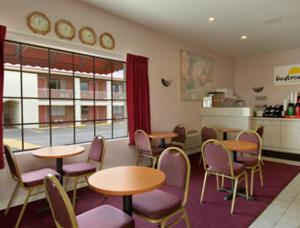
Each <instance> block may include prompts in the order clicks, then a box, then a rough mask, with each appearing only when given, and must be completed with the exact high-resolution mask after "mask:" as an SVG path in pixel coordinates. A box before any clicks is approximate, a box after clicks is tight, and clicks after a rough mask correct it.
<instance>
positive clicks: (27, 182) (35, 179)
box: [4, 145, 60, 228]
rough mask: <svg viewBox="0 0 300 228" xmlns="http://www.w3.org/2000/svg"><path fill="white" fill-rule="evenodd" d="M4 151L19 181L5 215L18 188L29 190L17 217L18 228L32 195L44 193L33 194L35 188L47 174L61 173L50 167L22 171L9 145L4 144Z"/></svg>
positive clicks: (58, 175) (9, 165)
mask: <svg viewBox="0 0 300 228" xmlns="http://www.w3.org/2000/svg"><path fill="white" fill-rule="evenodd" d="M4 152H5V157H6V160H7V163H8V167H9V170H10V173H11V175H12V178H13V179H14V180H15V181H16V182H17V184H16V187H15V189H14V191H13V193H12V195H11V197H10V199H9V202H8V205H7V208H6V210H5V215H6V214H7V213H8V211H9V209H10V206H11V203H12V201H13V199H14V198H15V196H16V193H17V190H18V189H19V188H20V187H22V188H23V189H24V190H26V191H27V195H26V198H25V201H24V204H23V207H22V209H21V212H20V214H19V217H18V219H17V223H16V225H15V228H17V227H19V226H20V223H21V220H22V217H23V214H24V212H25V209H26V206H27V203H28V200H29V199H30V197H31V196H34V195H37V194H40V193H43V192H37V193H34V194H32V192H33V190H35V189H37V188H40V187H42V186H43V179H44V177H45V176H46V175H47V174H53V175H55V176H57V177H58V178H60V174H59V173H57V172H56V171H55V170H53V169H49V168H42V169H37V170H33V171H29V172H24V173H22V172H21V170H20V168H19V165H18V162H17V160H16V157H15V155H14V154H13V153H12V152H11V150H10V148H9V146H7V145H4Z"/></svg>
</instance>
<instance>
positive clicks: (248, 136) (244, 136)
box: [236, 130, 264, 196]
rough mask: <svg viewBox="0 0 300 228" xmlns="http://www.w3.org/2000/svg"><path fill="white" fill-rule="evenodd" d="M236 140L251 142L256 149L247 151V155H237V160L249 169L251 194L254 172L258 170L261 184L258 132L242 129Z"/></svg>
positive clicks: (251, 191)
mask: <svg viewBox="0 0 300 228" xmlns="http://www.w3.org/2000/svg"><path fill="white" fill-rule="evenodd" d="M236 140H240V141H247V142H252V143H255V144H256V145H257V149H256V150H253V151H250V152H248V153H247V154H249V156H238V157H237V161H238V162H242V163H243V164H244V165H245V167H246V169H249V170H251V182H250V195H251V196H252V195H253V185H254V174H255V173H257V172H259V178H260V184H261V186H263V184H264V183H263V174H262V167H261V147H262V143H261V138H260V136H259V134H258V133H256V132H255V131H252V130H244V131H242V132H240V133H239V134H238V135H237V138H236Z"/></svg>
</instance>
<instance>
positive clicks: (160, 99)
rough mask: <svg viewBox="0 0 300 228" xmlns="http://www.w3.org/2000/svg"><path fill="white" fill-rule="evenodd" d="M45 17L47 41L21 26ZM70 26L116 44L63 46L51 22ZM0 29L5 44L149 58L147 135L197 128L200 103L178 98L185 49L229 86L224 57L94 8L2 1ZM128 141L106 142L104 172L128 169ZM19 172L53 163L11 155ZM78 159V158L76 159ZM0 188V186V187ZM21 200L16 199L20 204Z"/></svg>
mask: <svg viewBox="0 0 300 228" xmlns="http://www.w3.org/2000/svg"><path fill="white" fill-rule="evenodd" d="M34 10H36V11H41V12H43V13H45V14H46V15H47V16H48V17H49V19H50V20H51V22H52V30H51V32H50V33H49V34H48V35H47V36H40V35H34V34H33V33H32V32H31V31H30V30H29V29H28V28H27V26H26V20H25V19H26V16H27V15H28V14H29V13H31V12H32V11H34ZM61 18H64V19H67V20H70V21H72V23H73V24H74V26H75V27H76V28H77V30H78V29H79V28H80V27H82V26H85V25H88V26H90V27H92V28H94V29H95V31H96V33H97V35H99V34H100V33H102V32H110V33H112V34H113V35H114V37H115V40H116V48H115V49H114V50H113V51H111V52H110V51H105V50H103V49H101V48H100V47H99V44H98V43H97V45H96V46H95V47H88V46H85V45H82V44H81V43H80V41H79V39H78V37H77V36H76V38H75V39H74V40H73V41H72V42H69V41H63V40H60V39H59V38H57V36H56V35H55V33H54V29H53V28H54V23H55V21H56V20H58V19H61ZM0 24H3V25H6V26H7V27H8V36H7V38H8V39H13V40H18V41H24V42H29V43H35V44H40V45H46V46H50V47H56V48H60V49H69V50H73V51H75V52H83V53H89V54H92V55H96V56H103V57H109V58H115V59H121V60H125V56H126V53H132V54H137V55H143V56H147V57H149V83H150V104H151V125H152V129H153V130H171V129H172V128H173V127H174V125H175V124H177V123H183V124H185V125H186V126H187V127H188V128H193V129H195V128H196V129H199V128H200V127H201V119H200V106H201V103H200V101H198V102H182V101H181V100H180V93H179V86H180V84H179V51H180V49H186V50H190V51H193V52H197V53H200V54H203V55H206V56H209V57H212V58H213V59H214V60H215V84H216V87H227V88H233V87H234V60H233V59H232V58H230V57H227V56H223V55H219V54H217V53H213V52H209V51H208V50H205V44H203V47H196V46H192V45H189V44H188V43H185V42H182V41H178V40H175V39H173V38H171V37H168V36H166V35H164V34H162V33H159V32H156V31H154V30H151V29H149V28H147V27H144V26H141V25H138V24H135V23H133V22H130V21H126V20H123V19H122V18H120V17H117V16H114V15H111V14H108V13H105V12H102V11H100V10H97V9H95V8H94V7H90V6H87V5H85V4H82V3H80V2H78V1H71V0H51V1H49V0H48V1H46V0H26V1H24V0H22V1H20V0H2V1H1V7H0ZM162 77H164V78H167V79H171V80H173V83H172V85H171V86H169V87H163V86H162V85H161V82H160V79H161V78H162ZM127 142H128V139H121V140H110V141H109V144H110V145H111V146H109V147H108V149H107V156H106V159H105V167H111V166H117V165H122V164H134V162H135V159H136V157H135V156H136V154H135V151H134V150H133V148H131V147H129V146H128V145H127ZM17 159H18V160H19V161H20V163H21V167H22V169H23V170H28V169H29V168H30V169H32V168H37V167H36V165H37V166H44V165H48V164H49V162H50V163H51V164H52V165H53V164H54V163H53V162H54V161H46V160H40V161H39V162H35V161H36V159H33V158H32V156H31V154H30V153H29V152H26V153H19V154H17ZM79 159H80V158H79ZM8 173H9V172H8V170H7V168H6V169H5V170H1V171H0V199H1V201H0V208H1V207H3V206H4V205H5V204H6V202H7V199H8V196H9V193H10V192H11V190H12V188H13V181H12V180H11V178H10V176H9V175H8ZM4 183H5V184H4ZM20 197H21V198H19V199H18V200H17V203H18V202H20V200H21V199H22V195H20Z"/></svg>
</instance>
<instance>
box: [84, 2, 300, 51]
mask: <svg viewBox="0 0 300 228" xmlns="http://www.w3.org/2000/svg"><path fill="white" fill-rule="evenodd" d="M81 1H83V2H86V3H89V4H92V5H94V6H97V7H99V8H101V9H102V10H105V11H107V12H111V13H113V14H116V15H119V16H121V17H123V18H126V19H129V20H131V21H134V22H137V23H139V24H142V25H145V26H148V27H150V28H153V29H155V30H157V31H161V32H163V33H166V34H168V35H170V36H172V37H175V38H177V39H181V40H185V41H188V42H191V43H193V44H197V45H199V46H201V47H205V48H207V49H211V50H214V51H218V52H221V53H224V54H227V55H230V56H234V57H238V56H245V55H253V54H259V53H266V52H272V51H279V50H287V49H292V48H299V47H300V0H81ZM211 16H213V17H215V18H216V20H215V22H213V23H209V22H208V17H211ZM244 34H245V35H247V36H248V39H247V40H241V39H240V36H241V35H244Z"/></svg>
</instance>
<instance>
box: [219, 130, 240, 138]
mask: <svg viewBox="0 0 300 228" xmlns="http://www.w3.org/2000/svg"><path fill="white" fill-rule="evenodd" d="M216 131H217V132H221V133H223V140H227V134H228V133H234V132H240V131H241V129H237V128H226V127H220V128H216Z"/></svg>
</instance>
